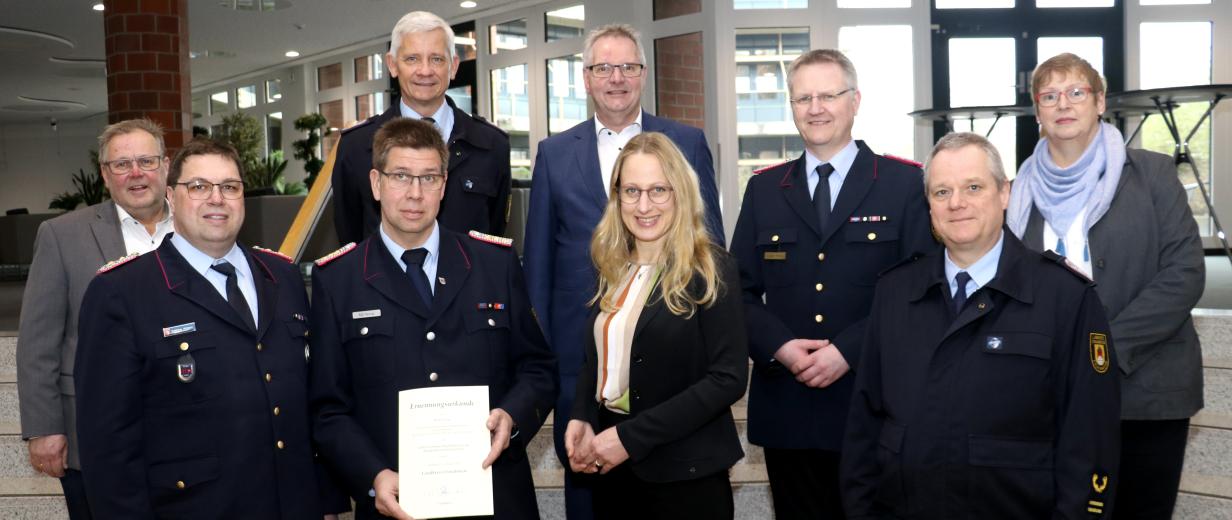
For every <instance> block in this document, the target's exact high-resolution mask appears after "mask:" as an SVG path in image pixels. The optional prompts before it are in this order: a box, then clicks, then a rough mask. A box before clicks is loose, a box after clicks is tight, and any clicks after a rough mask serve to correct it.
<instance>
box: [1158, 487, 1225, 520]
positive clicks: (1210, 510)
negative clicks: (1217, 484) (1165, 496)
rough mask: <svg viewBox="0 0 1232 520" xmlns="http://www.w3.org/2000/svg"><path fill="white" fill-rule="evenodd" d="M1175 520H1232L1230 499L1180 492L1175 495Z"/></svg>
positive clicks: (1173, 516)
mask: <svg viewBox="0 0 1232 520" xmlns="http://www.w3.org/2000/svg"><path fill="white" fill-rule="evenodd" d="M1172 518H1174V519H1176V520H1232V500H1229V499H1226V498H1217V497H1209V496H1205V495H1198V494H1191V493H1185V492H1182V493H1181V494H1180V495H1178V496H1177V497H1176V509H1175V510H1173V511H1172Z"/></svg>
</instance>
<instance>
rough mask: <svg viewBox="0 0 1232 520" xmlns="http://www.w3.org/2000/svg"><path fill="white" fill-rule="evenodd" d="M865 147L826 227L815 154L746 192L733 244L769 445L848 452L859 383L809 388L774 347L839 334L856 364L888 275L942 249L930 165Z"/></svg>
mask: <svg viewBox="0 0 1232 520" xmlns="http://www.w3.org/2000/svg"><path fill="white" fill-rule="evenodd" d="M856 144H857V145H858V147H859V152H858V154H857V155H856V159H855V162H854V163H852V165H851V170H850V171H849V172H848V173H847V177H846V178H845V179H844V180H843V186H842V188H841V189H840V190H839V194H838V199H837V201H836V202H835V204H834V208H833V210H832V212H831V214H830V220H829V222H828V223H827V226H826V229H824V230H823V229H818V227H819V223H818V220H817V214H816V212H815V211H814V210H813V205H812V197H811V194H810V193H809V190H808V182H807V177H806V176H805V171H804V168H805V166H804V161H805V158H804V156H801V157H800V158H799V159H796V160H794V161H790V162H787V163H784V164H781V165H779V166H775V167H772V168H769V169H767V170H764V171H762V172H761V173H760V174H758V175H755V176H754V177H753V178H751V179H749V183H748V187H747V188H746V189H745V193H744V203H743V204H742V205H741V207H740V219H739V221H738V222H737V223H736V232H735V235H733V236H732V245H731V251H732V254H734V255H735V256H736V260H737V262H739V265H740V281H741V285H742V286H743V289H744V302H745V319H746V321H747V322H748V328H749V330H751V331H755V332H754V333H752V334H750V335H749V356H750V357H752V358H753V365H754V370H753V374H752V376H751V378H752V381H751V384H750V387H749V441H750V442H752V443H754V444H757V445H760V446H765V447H770V448H784V449H787V448H790V449H825V450H831V451H838V449H839V447H840V444H841V441H842V436H843V422H844V420H845V419H846V417H847V405H848V403H849V402H850V401H851V385H852V378H851V377H850V376H844V377H842V378H840V379H839V380H838V381H835V382H834V383H833V384H831V385H830V386H828V387H826V388H821V389H816V388H808V387H806V386H804V385H803V384H801V383H799V382H797V381H796V379H795V377H794V376H793V375H792V374H791V371H790V370H788V369H787V367H783V366H782V365H779V364H778V362H776V361H774V353H775V351H777V350H778V349H779V347H781V346H783V344H784V343H786V342H787V341H788V340H791V339H795V338H809V339H828V340H830V342H832V343H834V345H835V346H836V347H838V350H839V352H840V353H841V354H842V355H843V358H845V359H846V361H847V363H848V364H850V365H851V367H852V370H856V369H857V366H856V365H857V363H858V361H859V358H860V345H861V343H862V342H863V339H864V329H865V318H866V317H867V316H868V309H869V304H870V303H871V302H872V299H873V284H874V283H876V281H877V273H879V272H881V271H882V270H885V269H886V268H889V267H890V266H892V265H894V264H895V263H897V262H898V261H900V260H902V259H903V258H906V257H908V256H909V255H910V254H911V253H913V252H918V251H927V250H931V249H934V248H936V243H935V242H934V241H933V238H932V234H931V232H930V228H929V220H928V207H927V202H926V200H925V199H924V185H923V181H922V180H921V172H920V169H919V168H918V167H916V166H915V165H914V164H911V165H909V164H905V163H904V162H901V161H900V160H894V159H890V158H886V157H883V156H879V155H877V154H875V153H873V151H872V150H870V149H869V148H868V146H866V145H865V144H864V142H863V141H856ZM763 298H764V300H763Z"/></svg>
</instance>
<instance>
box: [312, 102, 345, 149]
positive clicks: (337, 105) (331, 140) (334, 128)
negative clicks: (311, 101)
mask: <svg viewBox="0 0 1232 520" xmlns="http://www.w3.org/2000/svg"><path fill="white" fill-rule="evenodd" d="M318 109H319V110H320V113H321V115H322V116H325V122H326V124H327V125H328V127H329V130H330V134H329V135H327V136H325V137H323V138H321V157H323V158H324V157H329V152H330V150H333V149H334V145H336V144H338V139H339V137H340V136H341V135H342V132H339V131H338V130H341V129H342V128H344V126H345V124H346V122H345V121H343V117H344V115H343V112H342V100H341V99H337V100H334V101H326V102H325V103H321V104H320V105H318ZM322 133H324V132H322Z"/></svg>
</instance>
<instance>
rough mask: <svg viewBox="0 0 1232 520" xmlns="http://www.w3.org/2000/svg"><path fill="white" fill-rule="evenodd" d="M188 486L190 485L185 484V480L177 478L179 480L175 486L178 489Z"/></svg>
mask: <svg viewBox="0 0 1232 520" xmlns="http://www.w3.org/2000/svg"><path fill="white" fill-rule="evenodd" d="M186 487H188V486H186V485H184V481H183V480H177V481H175V488H176V489H184V488H186Z"/></svg>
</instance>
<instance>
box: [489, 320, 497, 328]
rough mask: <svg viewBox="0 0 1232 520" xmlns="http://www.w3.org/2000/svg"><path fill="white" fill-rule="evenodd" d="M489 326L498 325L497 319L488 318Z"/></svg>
mask: <svg viewBox="0 0 1232 520" xmlns="http://www.w3.org/2000/svg"><path fill="white" fill-rule="evenodd" d="M488 326H489V327H495V326H496V320H494V319H492V318H488Z"/></svg>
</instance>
